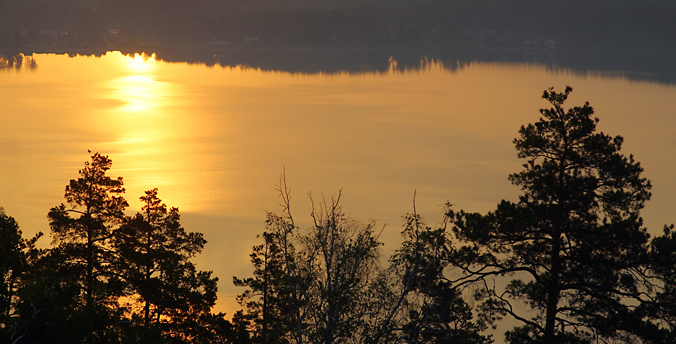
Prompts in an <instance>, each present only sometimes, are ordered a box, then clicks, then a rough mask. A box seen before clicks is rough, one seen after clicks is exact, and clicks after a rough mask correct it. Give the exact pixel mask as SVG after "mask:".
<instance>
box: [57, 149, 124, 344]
mask: <svg viewBox="0 0 676 344" xmlns="http://www.w3.org/2000/svg"><path fill="white" fill-rule="evenodd" d="M90 153H91V152H90ZM111 165H112V161H111V160H110V159H109V158H108V156H104V155H101V154H99V153H94V154H92V155H91V162H89V161H87V162H85V167H84V168H83V169H81V170H80V171H79V174H80V177H79V178H78V179H72V180H71V181H70V183H69V185H67V186H66V191H65V198H66V201H67V203H68V206H66V205H64V204H61V205H59V206H56V207H54V208H52V209H51V210H50V211H49V214H48V218H49V225H50V227H51V234H52V238H53V244H54V245H55V246H54V248H53V250H57V251H58V253H52V254H51V256H59V257H60V258H61V259H63V261H62V262H61V266H62V267H64V268H67V269H66V270H67V271H68V273H69V274H71V277H72V278H74V280H75V281H76V282H77V284H78V285H79V287H80V288H81V290H82V298H81V299H77V301H76V304H73V305H71V310H72V311H73V312H74V313H77V314H79V315H78V316H80V317H81V318H80V319H79V320H80V321H81V324H82V326H83V327H84V332H85V333H86V342H88V343H93V342H100V341H101V340H102V336H105V333H106V332H107V331H108V330H109V329H108V327H109V326H110V325H111V324H112V323H114V322H115V321H116V319H115V318H116V317H114V316H112V315H111V313H110V312H109V311H110V310H111V309H116V308H117V297H118V296H120V294H121V289H122V288H121V284H120V283H119V279H118V278H117V276H116V274H115V272H114V271H112V270H111V266H112V265H111V263H112V262H113V261H114V254H113V252H112V251H111V246H110V240H111V238H112V235H113V232H114V230H115V229H116V228H117V227H118V226H119V225H120V224H121V223H122V220H123V219H124V210H125V208H126V207H127V206H128V204H127V201H126V200H125V199H124V197H123V193H124V191H125V189H124V187H123V182H122V177H118V178H111V177H109V176H107V175H106V173H107V172H108V170H110V167H111ZM73 342H75V340H74V341H73Z"/></svg>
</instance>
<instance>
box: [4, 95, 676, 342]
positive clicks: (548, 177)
mask: <svg viewBox="0 0 676 344" xmlns="http://www.w3.org/2000/svg"><path fill="white" fill-rule="evenodd" d="M571 92H572V88H570V87H566V88H565V90H563V91H562V92H557V91H555V90H554V89H553V88H549V89H547V90H545V91H544V92H543V94H542V98H543V99H544V100H545V101H546V102H547V104H548V107H546V108H543V109H541V110H540V118H539V119H538V120H537V121H535V122H534V123H531V124H526V125H523V126H522V127H521V128H520V129H519V132H518V135H517V137H516V138H515V139H514V145H515V147H516V150H517V154H518V157H519V158H520V159H522V160H523V162H524V164H523V169H522V170H520V171H517V172H515V173H512V174H510V175H509V180H510V181H511V182H512V184H514V185H515V186H517V187H519V188H520V189H521V191H522V194H521V195H520V196H519V199H518V201H516V202H511V201H506V200H503V201H501V202H500V203H499V204H498V205H497V206H496V208H495V210H493V211H490V212H488V213H485V214H481V213H473V212H466V211H464V210H461V209H455V208H454V207H453V206H451V205H450V203H449V204H448V205H447V207H446V208H445V210H444V217H443V219H444V220H443V221H442V223H440V224H437V225H429V224H427V223H426V222H425V221H424V219H423V218H422V217H421V216H420V215H419V214H418V213H417V211H416V208H415V204H414V206H413V208H412V209H411V213H410V214H406V215H405V216H404V218H405V220H406V221H405V225H404V226H403V228H402V236H403V242H402V244H401V246H399V247H398V248H397V249H396V250H395V251H394V253H393V254H392V255H391V256H390V257H382V255H381V252H380V248H381V246H382V242H381V241H380V238H379V235H380V233H381V229H380V228H379V227H378V226H376V224H375V222H372V221H369V222H364V221H360V220H357V219H352V218H350V217H348V216H346V215H345V214H344V213H343V211H342V207H341V203H340V201H341V195H342V191H341V192H339V193H338V194H337V195H336V196H334V197H331V198H322V199H317V200H312V204H313V211H312V214H311V220H312V225H311V226H310V228H299V227H298V226H297V225H296V222H295V219H294V215H293V214H292V212H291V200H290V197H289V188H288V186H287V185H286V178H285V176H284V175H282V176H281V177H280V182H279V188H278V190H277V191H278V192H279V195H280V198H281V208H280V209H279V211H277V212H269V213H267V215H266V218H265V225H264V228H262V231H261V232H262V233H261V235H260V236H259V238H258V240H259V244H258V245H256V246H254V247H253V248H252V250H251V254H250V259H251V263H252V273H251V274H250V275H249V276H235V277H233V280H232V282H233V283H234V284H235V285H236V286H238V287H241V288H242V293H241V294H240V295H239V296H238V298H237V300H238V301H239V304H240V306H241V309H240V310H239V311H237V312H236V313H235V314H232V315H227V317H226V314H223V313H214V312H213V311H212V308H213V306H214V304H215V302H216V295H217V290H218V283H219V282H220V283H223V282H222V281H219V280H218V279H217V278H216V277H214V276H212V272H211V271H200V270H198V269H197V268H196V266H195V264H194V263H193V262H192V258H194V257H195V256H196V255H198V254H199V253H200V252H201V251H202V249H203V248H204V246H205V245H206V243H207V241H206V239H205V238H204V235H203V234H202V233H199V232H190V231H187V230H186V229H184V228H183V227H182V225H181V218H180V213H179V210H178V208H175V207H169V206H167V205H166V204H164V203H163V202H162V200H161V199H160V198H159V192H158V190H157V189H156V188H155V189H150V190H148V191H146V192H145V194H144V195H142V196H141V197H139V200H140V202H141V204H142V207H141V211H140V212H138V213H136V214H133V215H129V214H127V213H126V212H125V210H126V209H127V208H128V207H129V203H128V202H127V200H126V198H125V188H124V182H123V179H122V177H112V176H110V175H109V172H110V170H111V167H112V159H110V158H109V157H108V156H106V155H102V154H100V153H92V152H89V153H90V160H88V161H86V162H85V163H84V167H83V168H82V169H81V170H79V171H78V173H77V175H78V176H77V178H76V179H72V180H70V182H69V183H68V184H67V185H66V187H65V192H64V198H65V202H64V203H60V204H58V205H55V206H54V207H52V208H51V209H50V210H49V212H48V220H49V226H50V237H51V239H52V242H51V246H50V247H49V248H45V249H40V248H38V247H37V245H36V243H37V241H38V240H42V239H41V237H42V236H43V234H42V233H38V234H37V235H36V236H35V237H33V238H24V237H23V236H22V232H21V230H20V227H19V224H18V223H17V222H16V221H15V220H14V219H13V218H12V217H11V216H10V214H6V213H5V212H4V210H2V208H0V277H1V279H0V324H1V326H0V341H1V342H3V343H14V344H19V343H69V344H72V343H86V344H89V343H194V344H198V343H199V344H201V343H266V344H272V343H293V344H301V343H309V344H320V343H321V344H330V343H355V344H356V343H372V344H376V343H383V344H385V343H438V344H441V343H461V344H463V343H465V344H469V343H477V344H487V343H493V342H494V341H495V338H494V337H493V336H492V335H489V334H488V330H489V329H490V328H492V327H495V326H496V325H497V324H500V323H501V321H502V320H503V319H510V324H511V323H513V324H516V325H514V327H513V328H510V329H507V331H506V333H505V341H506V342H507V343H510V344H524V343H526V344H528V343H532V344H535V343H546V344H550V343H554V344H564V343H570V344H572V343H577V344H580V343H588V344H592V343H653V344H658V343H659V344H666V343H674V342H676V231H674V226H673V225H667V226H665V227H664V231H663V233H662V234H661V235H659V236H655V237H651V236H650V235H649V234H648V231H647V229H646V228H645V227H644V226H643V220H642V218H641V214H640V213H641V210H642V209H643V207H644V205H645V203H646V202H647V201H648V200H649V199H650V197H651V187H652V186H651V183H650V181H649V180H647V179H646V178H645V177H643V176H642V174H643V168H642V167H641V165H640V163H639V162H638V161H636V160H635V159H634V157H633V156H632V155H625V154H624V153H622V152H621V150H622V144H623V141H624V140H623V138H622V137H621V136H610V135H607V134H605V133H603V132H598V131H597V130H596V129H597V124H598V122H599V119H598V118H596V117H595V116H594V109H593V108H592V106H591V105H590V104H589V103H584V104H582V105H577V106H573V107H570V108H568V107H567V106H566V104H565V103H566V101H567V99H568V96H569V94H570V93H571ZM233 230H236V229H233ZM211 245H226V243H211Z"/></svg>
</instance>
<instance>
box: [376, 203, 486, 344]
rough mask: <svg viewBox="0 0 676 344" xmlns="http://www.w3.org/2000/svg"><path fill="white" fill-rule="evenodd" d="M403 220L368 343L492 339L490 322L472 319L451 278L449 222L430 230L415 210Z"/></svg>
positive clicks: (457, 341)
mask: <svg viewBox="0 0 676 344" xmlns="http://www.w3.org/2000/svg"><path fill="white" fill-rule="evenodd" d="M414 210H415V206H414ZM405 220H406V223H405V226H404V230H403V232H402V235H403V236H404V242H403V243H402V244H401V246H400V248H399V249H397V250H396V252H395V253H394V254H393V255H392V257H390V260H389V261H390V266H389V268H388V273H387V274H386V275H385V278H384V279H383V283H382V286H384V288H382V289H381V291H379V292H377V293H376V294H375V295H374V297H375V298H377V299H378V300H380V305H379V308H378V309H379V311H380V313H382V315H381V316H379V317H378V318H377V319H376V320H377V322H376V324H377V325H378V326H377V328H376V330H374V331H371V332H372V335H371V336H370V337H369V338H368V340H367V342H368V343H393V342H405V343H476V344H478V343H490V342H491V341H492V340H491V338H490V337H485V336H482V335H481V334H480V332H481V331H482V330H484V329H485V328H486V326H485V325H484V323H483V322H482V321H479V322H473V321H472V318H473V315H472V309H471V308H470V307H469V305H468V304H467V303H466V302H465V300H464V299H463V296H462V293H461V292H462V289H459V288H457V287H456V286H455V285H454V283H453V282H452V280H450V279H449V278H448V275H449V274H450V273H451V272H452V271H451V270H452V268H453V267H452V266H451V265H450V260H449V253H450V252H451V247H450V242H449V240H448V235H447V231H446V223H443V224H442V225H440V226H439V227H437V228H431V227H429V226H427V225H426V224H425V222H424V221H423V219H422V217H421V216H420V215H418V214H417V213H415V211H414V213H413V214H409V215H407V216H406V217H405ZM383 291H384V292H383Z"/></svg>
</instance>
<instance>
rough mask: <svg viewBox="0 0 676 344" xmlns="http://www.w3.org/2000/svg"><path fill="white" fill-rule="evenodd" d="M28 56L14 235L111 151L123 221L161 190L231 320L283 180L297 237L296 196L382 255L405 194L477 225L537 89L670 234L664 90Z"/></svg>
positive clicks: (671, 98)
mask: <svg viewBox="0 0 676 344" xmlns="http://www.w3.org/2000/svg"><path fill="white" fill-rule="evenodd" d="M34 57H35V60H36V62H37V64H38V67H37V68H36V69H27V68H23V69H20V70H14V69H12V70H0V166H1V168H0V206H2V207H4V208H5V211H6V212H7V213H8V214H9V215H11V216H14V217H15V218H16V219H17V221H18V222H19V224H20V226H21V228H22V230H23V232H24V233H25V235H32V234H33V233H35V232H37V231H43V232H45V233H48V232H49V228H48V225H47V220H46V214H47V212H48V210H49V208H51V207H53V206H55V205H58V204H59V203H61V202H64V199H63V191H64V187H65V185H66V184H67V183H68V181H69V180H70V179H72V178H76V177H77V171H78V169H80V168H81V167H82V166H83V162H84V161H85V160H88V159H89V156H88V154H87V150H92V151H98V152H100V153H102V154H107V155H109V156H110V157H111V158H112V160H113V169H112V170H111V171H110V174H111V175H112V176H122V177H124V181H125V185H126V187H127V199H128V200H129V203H130V204H131V208H132V209H131V211H135V210H138V209H139V208H140V206H141V204H140V202H137V200H138V197H139V196H141V195H142V194H143V191H144V190H148V189H152V188H154V187H158V188H159V195H160V197H161V198H162V199H163V200H164V201H165V202H166V203H167V204H168V205H170V206H178V207H179V209H180V210H181V212H182V214H183V224H184V226H185V227H186V229H187V230H189V231H200V232H203V233H204V234H205V236H206V239H207V240H208V244H207V247H206V249H205V251H204V253H203V254H202V255H201V256H200V257H198V264H199V266H200V268H201V269H207V270H213V271H214V272H215V274H216V275H217V276H219V278H220V280H221V282H220V285H219V287H220V288H219V289H220V291H221V292H222V295H221V296H222V301H220V302H221V304H220V305H221V306H222V307H224V308H226V309H228V313H230V314H232V313H231V310H230V309H231V308H232V307H234V306H232V304H233V303H234V302H233V300H232V296H233V295H234V294H236V293H237V292H239V290H238V289H237V288H235V287H233V286H232V285H231V282H230V281H231V279H232V276H233V275H237V276H240V277H243V276H247V275H248V274H249V273H250V272H251V268H250V263H249V261H248V254H249V253H250V247H251V246H252V245H254V244H255V243H256V235H257V234H259V233H261V232H262V230H263V228H264V220H265V211H276V210H278V209H279V205H278V204H279V198H278V196H277V192H276V190H275V189H276V186H277V184H278V182H279V177H280V174H281V173H282V172H283V171H284V170H285V171H286V177H287V182H288V184H289V186H290V188H291V192H292V202H293V204H292V211H294V212H295V218H296V219H297V221H298V222H299V223H300V224H301V225H302V226H307V225H309V223H310V219H309V213H310V201H309V198H308V195H307V193H308V192H312V195H313V197H314V198H315V200H316V199H319V198H321V197H322V195H324V196H325V197H331V196H332V195H335V194H337V192H338V190H339V189H340V188H342V189H343V193H344V196H343V199H342V201H343V206H344V211H345V212H346V213H347V214H348V215H350V216H352V217H355V218H357V219H363V220H368V219H375V220H377V221H378V223H379V224H381V225H386V227H385V230H384V232H383V236H382V238H383V239H384V240H385V241H386V242H387V243H388V245H387V246H386V249H388V250H391V249H392V248H394V247H396V244H397V243H398V242H399V233H400V228H401V224H402V221H401V216H402V215H404V214H406V213H407V212H411V211H412V201H413V195H414V191H415V190H417V197H416V204H417V210H418V212H419V213H421V214H422V215H423V216H424V217H425V218H426V219H427V220H428V222H431V223H435V222H438V221H439V220H440V219H441V215H442V209H443V207H442V205H443V204H444V203H445V202H446V201H450V202H451V203H453V204H455V205H456V207H457V208H462V209H465V210H467V211H482V212H484V211H488V210H491V209H492V208H494V206H495V205H496V203H497V202H499V201H500V200H501V199H503V198H506V199H515V198H516V196H517V195H518V193H519V190H518V188H516V187H513V186H511V185H510V183H509V182H508V181H507V175H508V174H509V173H511V172H515V171H517V170H519V169H520V166H521V162H520V161H519V160H518V159H517V158H516V151H515V149H514V148H513V145H512V143H511V142H512V139H513V138H514V137H515V136H516V134H517V131H518V129H519V126H521V125H522V124H527V123H530V122H534V121H536V120H537V119H538V116H539V113H538V109H540V108H541V107H546V106H547V104H546V103H545V102H544V101H543V100H542V99H541V98H540V95H541V94H542V91H543V90H544V89H545V88H547V87H550V86H554V87H555V88H557V89H558V90H559V91H561V90H563V88H564V87H565V86H566V85H570V86H572V87H573V88H574V91H573V94H572V96H571V98H570V99H569V103H568V105H569V106H573V105H581V104H582V103H583V102H584V101H589V102H590V103H591V105H592V106H594V108H595V109H596V115H597V116H598V117H600V119H601V122H600V129H601V130H603V131H605V132H606V133H608V134H611V135H617V134H619V135H622V136H624V137H625V146H624V151H625V152H626V153H632V154H634V156H635V157H636V159H637V160H638V161H640V162H641V163H642V164H643V166H644V168H645V176H647V177H648V178H650V179H651V180H652V181H653V185H654V192H653V199H652V201H651V202H649V204H648V207H647V208H646V209H645V211H644V213H643V214H644V218H645V220H646V221H645V222H646V225H647V226H648V228H649V229H650V231H651V232H653V233H659V232H660V230H661V227H662V226H663V225H664V224H666V223H672V222H676V216H674V215H673V214H674V209H675V205H676V156H675V153H674V149H675V148H676V135H674V129H675V128H676V87H674V86H673V85H665V84H660V83H653V82H648V81H630V80H628V79H626V78H624V77H623V76H622V73H614V74H612V75H613V76H612V77H609V76H607V74H601V73H594V72H593V71H592V72H590V73H586V74H580V73H572V72H570V71H567V70H557V69H552V68H546V67H545V66H542V65H535V64H519V63H510V64H502V63H469V64H464V65H462V66H460V67H459V68H453V69H452V70H451V69H448V68H445V67H443V66H442V65H441V64H439V63H435V62H434V61H427V62H424V63H422V64H421V65H422V68H420V69H417V70H415V71H401V70H398V69H396V68H392V69H391V70H390V71H388V72H379V73H361V74H347V73H337V74H336V73H334V74H322V73H315V74H292V73H285V72H269V71H267V72H264V71H261V70H257V69H250V68H243V67H234V68H224V67H221V66H213V67H207V66H205V65H199V64H192V65H191V64H187V63H165V62H160V61H157V60H155V59H154V58H152V57H150V58H147V57H146V58H143V57H141V56H135V57H134V56H125V55H122V54H120V53H115V52H111V53H108V54H106V55H105V56H103V57H100V58H95V57H82V56H78V57H74V58H71V57H68V56H66V55H35V56H34ZM392 63H393V66H394V63H396V61H392ZM48 241H49V239H43V240H42V244H43V245H48V244H49V242H48Z"/></svg>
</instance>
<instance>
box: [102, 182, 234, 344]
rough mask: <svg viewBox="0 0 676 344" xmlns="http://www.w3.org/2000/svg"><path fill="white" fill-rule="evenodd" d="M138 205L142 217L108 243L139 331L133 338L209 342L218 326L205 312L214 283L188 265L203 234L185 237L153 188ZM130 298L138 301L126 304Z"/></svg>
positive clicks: (172, 210)
mask: <svg viewBox="0 0 676 344" xmlns="http://www.w3.org/2000/svg"><path fill="white" fill-rule="evenodd" d="M140 200H141V202H142V203H143V207H142V208H141V210H142V212H141V213H137V214H136V215H135V216H132V217H129V218H127V219H126V220H125V223H124V224H123V225H122V226H121V227H120V228H119V229H118V230H117V231H116V233H115V238H114V240H113V247H114V249H115V251H116V252H117V253H118V261H117V264H116V265H115V266H116V270H117V272H118V273H119V274H120V275H121V276H123V278H124V280H125V281H126V282H127V283H128V285H127V287H128V290H127V294H128V295H129V296H128V300H129V303H130V304H131V307H130V310H129V313H130V318H131V321H132V323H133V324H134V325H136V327H138V328H139V331H138V332H137V333H136V335H137V336H139V337H140V338H144V340H160V339H161V338H167V339H170V340H171V341H172V342H174V343H179V342H186V343H187V342H190V343H197V342H200V340H202V339H204V340H207V339H209V338H211V337H213V334H214V333H213V332H210V330H209V328H210V327H209V324H211V325H214V326H217V325H218V324H219V322H221V321H222V319H219V318H218V316H217V315H211V313H210V312H211V307H212V306H213V305H214V303H215V302H216V282H217V279H216V278H214V277H211V272H210V271H197V269H196V267H195V265H194V264H193V263H192V262H191V261H190V259H191V258H193V257H195V256H196V255H197V254H199V253H200V252H201V251H202V249H203V248H204V244H205V243H206V240H204V237H203V234H202V233H197V232H186V231H185V229H184V228H183V227H182V226H181V224H180V216H179V213H178V208H175V207H172V208H170V209H167V206H166V205H165V204H164V203H162V201H161V200H160V199H159V198H158V197H157V189H153V190H149V191H146V192H145V196H142V197H140ZM136 297H137V298H138V302H134V301H132V300H131V299H133V298H136ZM138 306H140V308H139V307H138ZM213 321H215V322H213ZM218 327H221V326H220V325H218Z"/></svg>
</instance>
